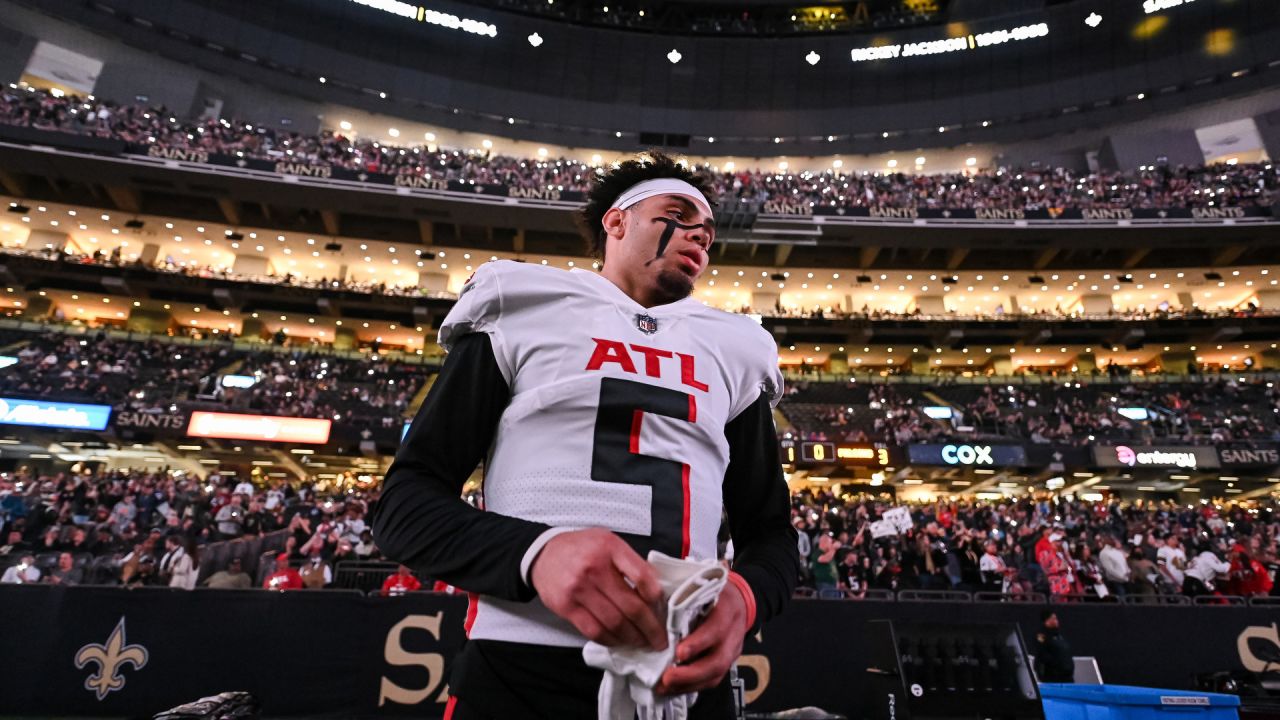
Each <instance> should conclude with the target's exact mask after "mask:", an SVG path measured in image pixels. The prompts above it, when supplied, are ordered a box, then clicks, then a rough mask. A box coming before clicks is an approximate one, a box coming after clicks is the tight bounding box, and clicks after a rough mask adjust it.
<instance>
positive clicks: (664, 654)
mask: <svg viewBox="0 0 1280 720" xmlns="http://www.w3.org/2000/svg"><path fill="white" fill-rule="evenodd" d="M649 563H650V564H651V565H653V566H654V568H655V569H656V570H657V571H658V580H659V582H660V583H661V584H662V597H663V601H664V602H665V604H666V608H667V618H666V620H667V649H665V650H650V649H647V648H636V647H615V648H610V647H605V646H604V645H601V644H599V643H595V642H588V643H587V645H586V647H584V648H582V657H583V659H584V660H586V662H587V664H588V665H590V666H592V667H597V668H600V669H602V670H604V679H603V680H601V682H600V694H599V697H598V702H597V707H598V709H599V717H600V720H634V718H635V717H636V714H637V713H639V718H640V720H684V718H686V717H687V716H688V708H689V705H690V704H692V703H693V701H694V700H696V699H697V697H698V694H697V693H689V694H688V695H681V696H678V697H672V698H667V697H659V696H657V695H654V693H653V686H654V685H656V684H658V680H660V679H661V678H662V673H663V672H664V671H665V670H666V669H667V667H668V666H669V665H671V661H672V659H673V658H674V657H675V652H676V645H678V644H679V643H680V641H681V640H683V639H684V638H685V637H686V636H688V634H689V632H690V631H691V630H692V629H693V625H694V622H695V621H696V620H697V619H698V618H700V617H701V616H702V615H704V614H705V613H706V612H708V611H709V610H710V609H711V607H712V606H714V605H715V603H716V599H717V598H718V597H720V591H721V590H723V589H724V585H725V583H726V582H728V580H729V571H728V570H727V569H725V568H724V566H722V565H721V564H720V563H718V562H716V561H715V560H680V559H678V558H673V557H670V556H669V555H664V554H662V553H660V552H657V551H650V552H649Z"/></svg>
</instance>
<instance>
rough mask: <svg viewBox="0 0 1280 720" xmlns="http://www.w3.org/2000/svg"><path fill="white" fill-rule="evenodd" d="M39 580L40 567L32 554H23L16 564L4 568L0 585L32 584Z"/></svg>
mask: <svg viewBox="0 0 1280 720" xmlns="http://www.w3.org/2000/svg"><path fill="white" fill-rule="evenodd" d="M38 582H40V568H38V567H36V558H35V556H34V555H23V556H22V557H21V559H19V560H18V564H16V565H12V566H10V567H7V568H5V571H4V576H3V577H0V585H34V584H36V583H38Z"/></svg>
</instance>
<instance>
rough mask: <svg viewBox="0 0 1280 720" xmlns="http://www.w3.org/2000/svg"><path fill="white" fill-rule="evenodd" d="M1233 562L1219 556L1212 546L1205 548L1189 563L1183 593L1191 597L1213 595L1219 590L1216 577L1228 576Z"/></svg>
mask: <svg viewBox="0 0 1280 720" xmlns="http://www.w3.org/2000/svg"><path fill="white" fill-rule="evenodd" d="M1230 571H1231V563H1229V562H1226V561H1225V560H1223V559H1221V558H1219V557H1218V555H1217V553H1215V552H1214V551H1213V550H1212V549H1211V548H1205V549H1204V550H1202V551H1201V552H1200V554H1198V555H1196V556H1195V558H1194V559H1193V560H1192V561H1191V562H1190V563H1189V564H1188V565H1187V570H1186V573H1185V576H1186V579H1185V580H1184V581H1183V585H1182V593H1183V594H1184V595H1187V596H1189V597H1199V596H1201V595H1213V594H1215V593H1216V592H1217V590H1218V586H1217V583H1216V579H1217V578H1218V577H1224V578H1225V577H1226V576H1227V573H1229V572H1230Z"/></svg>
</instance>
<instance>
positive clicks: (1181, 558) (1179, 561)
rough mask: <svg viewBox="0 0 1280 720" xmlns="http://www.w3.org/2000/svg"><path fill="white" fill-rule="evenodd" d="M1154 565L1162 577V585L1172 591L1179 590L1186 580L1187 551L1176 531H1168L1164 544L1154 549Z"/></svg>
mask: <svg viewBox="0 0 1280 720" xmlns="http://www.w3.org/2000/svg"><path fill="white" fill-rule="evenodd" d="M1156 567H1157V568H1158V569H1159V570H1160V576H1161V577H1162V578H1163V579H1164V583H1163V584H1164V585H1165V586H1166V587H1167V588H1168V589H1170V590H1171V591H1172V592H1180V591H1182V589H1183V584H1184V583H1185V582H1186V580H1187V573H1186V570H1187V552H1186V550H1183V549H1182V540H1181V538H1179V537H1178V535H1177V534H1176V533H1169V535H1168V537H1166V538H1165V539H1164V546H1163V547H1161V548H1160V549H1159V550H1157V551H1156Z"/></svg>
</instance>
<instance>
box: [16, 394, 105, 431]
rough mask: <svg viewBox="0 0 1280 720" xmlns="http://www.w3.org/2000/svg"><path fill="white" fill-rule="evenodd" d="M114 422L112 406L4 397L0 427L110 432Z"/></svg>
mask: <svg viewBox="0 0 1280 720" xmlns="http://www.w3.org/2000/svg"><path fill="white" fill-rule="evenodd" d="M110 419H111V406H110V405H85V404H82V403H66V402H50V401H47V400H23V399H20V398H0V425H22V426H25V427H44V428H66V429H68V430H106V429H107V421H108V420H110Z"/></svg>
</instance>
